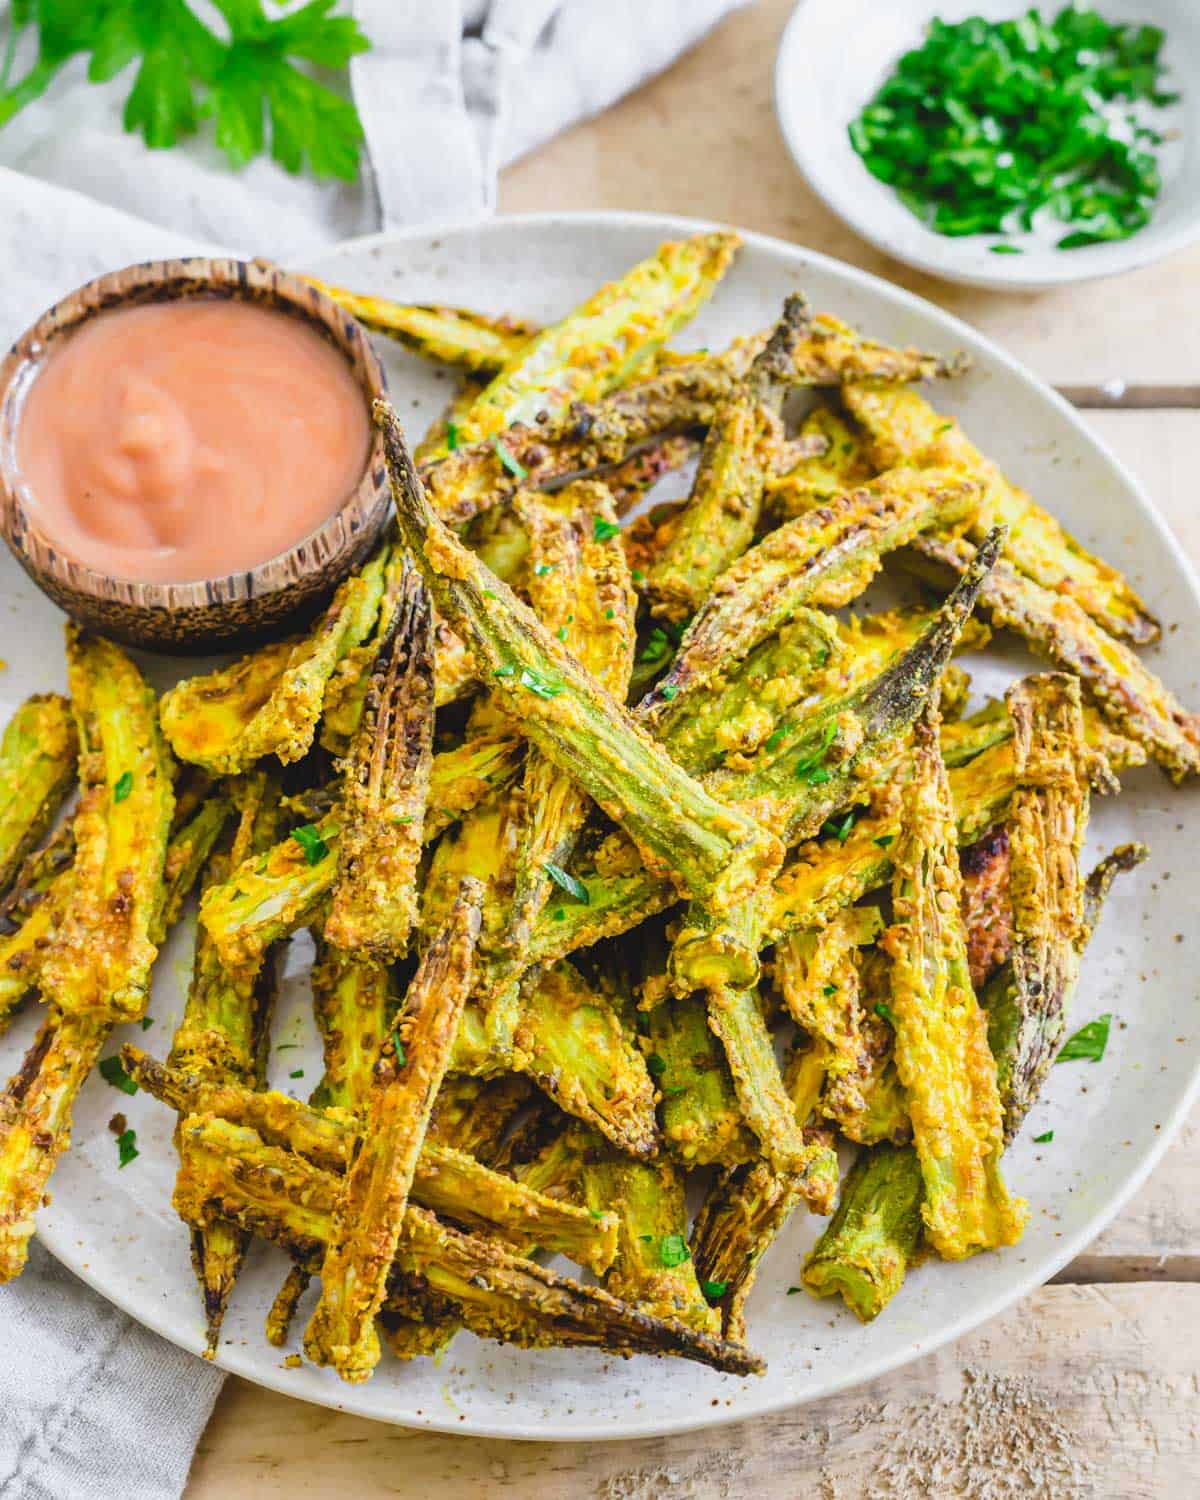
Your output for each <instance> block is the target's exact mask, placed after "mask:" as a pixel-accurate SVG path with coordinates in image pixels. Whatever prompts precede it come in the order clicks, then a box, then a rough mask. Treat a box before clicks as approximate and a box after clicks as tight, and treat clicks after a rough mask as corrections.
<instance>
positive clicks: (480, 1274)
mask: <svg viewBox="0 0 1200 1500" xmlns="http://www.w3.org/2000/svg"><path fill="white" fill-rule="evenodd" d="M181 1134H182V1138H183V1140H184V1143H185V1152H186V1155H187V1159H188V1170H187V1172H186V1174H181V1178H180V1181H179V1183H178V1184H177V1186H176V1193H175V1206H176V1209H177V1211H178V1212H179V1213H180V1214H181V1216H182V1217H183V1218H184V1219H185V1220H187V1221H188V1222H190V1223H196V1224H203V1223H205V1222H207V1221H208V1220H209V1219H210V1218H212V1217H213V1216H216V1217H219V1218H225V1219H232V1220H234V1221H235V1222H237V1223H238V1224H240V1225H241V1226H242V1227H243V1228H245V1229H248V1230H250V1231H251V1232H253V1233H256V1234H261V1235H263V1236H264V1237H265V1238H268V1239H271V1240H274V1241H275V1242H276V1243H278V1244H281V1245H283V1247H284V1248H285V1249H287V1250H288V1251H289V1252H290V1253H291V1254H293V1255H294V1256H296V1257H297V1258H298V1259H299V1260H300V1261H301V1263H302V1264H304V1265H305V1266H306V1268H307V1269H309V1270H310V1271H315V1270H318V1269H319V1267H320V1263H321V1254H322V1247H323V1245H324V1244H325V1242H326V1241H328V1240H329V1238H330V1236H331V1234H332V1223H333V1209H334V1204H335V1202H336V1201H337V1197H338V1192H339V1187H340V1179H338V1178H337V1177H335V1176H333V1175H332V1174H330V1173H327V1172H323V1171H321V1170H320V1168H318V1167H314V1166H311V1165H310V1164H309V1163H308V1162H306V1161H304V1160H303V1158H301V1157H297V1156H295V1155H293V1154H292V1153H291V1152H287V1151H282V1150H280V1149H279V1148H278V1147H274V1146H267V1145H264V1144H263V1143H262V1142H261V1140H260V1139H259V1138H258V1137H257V1136H256V1135H255V1134H254V1132H253V1131H249V1130H244V1129H241V1128H239V1127H237V1126H232V1125H227V1124H225V1123H224V1122H221V1121H218V1120H213V1119H211V1118H209V1117H205V1116H195V1117H189V1118H188V1119H186V1120H185V1121H184V1123H183V1126H182V1132H181ZM418 1287H419V1288H421V1289H423V1290H424V1291H426V1292H432V1293H433V1294H435V1295H437V1296H439V1297H441V1298H444V1299H447V1300H448V1302H449V1303H450V1304H452V1306H453V1310H454V1312H455V1313H456V1314H457V1315H458V1316H459V1317H461V1319H462V1321H463V1322H464V1323H465V1325H466V1326H467V1327H468V1328H469V1329H470V1330H471V1331H472V1332H473V1333H476V1334H478V1335H479V1336H480V1337H483V1338H501V1339H503V1340H504V1341H505V1342H510V1343H511V1342H515V1343H520V1344H522V1345H525V1346H527V1347H545V1346H551V1345H562V1344H568V1345H571V1344H580V1345H594V1346H598V1347H601V1348H606V1349H610V1350H612V1351H613V1352H616V1353H627V1354H630V1353H659V1354H676V1355H679V1356H681V1357H683V1358H690V1359H696V1360H699V1361H700V1362H702V1363H705V1364H710V1365H712V1366H713V1367H714V1368H718V1369H725V1370H729V1371H730V1372H733V1373H757V1372H760V1371H761V1370H762V1368H763V1366H762V1362H761V1361H760V1360H758V1359H757V1358H756V1357H755V1356H754V1355H752V1354H751V1353H750V1352H749V1351H748V1350H746V1349H744V1348H743V1347H741V1346H739V1345H733V1344H727V1343H723V1342H722V1341H720V1340H717V1339H713V1338H711V1337H708V1336H706V1335H702V1334H699V1333H697V1332H695V1330H693V1329H690V1328H688V1327H686V1325H684V1324H681V1323H675V1322H666V1321H664V1320H661V1319H657V1318H653V1317H651V1316H650V1315H648V1314H645V1313H642V1312H640V1311H638V1310H636V1309H634V1308H631V1307H628V1306H626V1305H625V1304H624V1303H621V1302H619V1301H618V1300H617V1299H616V1298H615V1297H612V1296H610V1295H609V1294H608V1293H606V1292H604V1291H601V1290H600V1289H599V1288H594V1287H583V1286H581V1285H580V1284H579V1283H578V1282H576V1281H573V1280H572V1279H571V1278H569V1277H566V1276H559V1275H556V1274H555V1273H554V1272H552V1271H547V1270H546V1269H544V1268H543V1267H541V1266H539V1265H537V1263H536V1262H534V1261H531V1260H528V1259H526V1258H524V1257H522V1256H519V1255H516V1254H514V1253H513V1252H512V1251H510V1250H508V1249H506V1248H505V1247H504V1246H503V1245H501V1244H500V1243H499V1242H498V1241H496V1240H493V1239H483V1238H480V1237H478V1236H475V1235H467V1234H461V1233H459V1232H458V1231H457V1230H454V1229H451V1228H449V1226H447V1225H444V1224H442V1223H441V1222H440V1221H438V1220H437V1219H435V1218H434V1217H433V1215H432V1214H429V1213H427V1212H426V1211H425V1210H424V1209H422V1208H419V1207H417V1206H416V1205H415V1204H412V1203H410V1204H409V1205H408V1208H407V1210H406V1212H405V1217H404V1226H403V1232H402V1235H401V1239H400V1243H399V1245H398V1247H397V1255H396V1259H395V1262H394V1264H393V1266H392V1278H391V1286H390V1290H389V1299H388V1301H389V1306H391V1305H394V1304H395V1303H397V1302H399V1303H400V1304H401V1305H402V1306H403V1307H405V1308H408V1307H411V1306H412V1305H413V1304H412V1302H411V1301H410V1300H409V1299H410V1298H411V1296H412V1293H413V1292H414V1291H415V1290H416V1289H417V1288H418Z"/></svg>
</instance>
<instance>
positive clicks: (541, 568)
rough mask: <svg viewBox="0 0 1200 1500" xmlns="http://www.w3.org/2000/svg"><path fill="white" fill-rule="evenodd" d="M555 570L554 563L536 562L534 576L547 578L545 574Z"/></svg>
mask: <svg viewBox="0 0 1200 1500" xmlns="http://www.w3.org/2000/svg"><path fill="white" fill-rule="evenodd" d="M553 572H554V564H553V563H535V564H534V569H533V576H534V577H535V578H545V576H546V574H547V573H553Z"/></svg>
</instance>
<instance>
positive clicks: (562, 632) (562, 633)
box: [554, 625, 567, 641]
mask: <svg viewBox="0 0 1200 1500" xmlns="http://www.w3.org/2000/svg"><path fill="white" fill-rule="evenodd" d="M554 634H555V635H556V636H557V637H558V639H559V640H560V641H565V640H566V638H567V627H566V626H565V625H560V626H559V627H558V629H557V630H556V631H555V632H554Z"/></svg>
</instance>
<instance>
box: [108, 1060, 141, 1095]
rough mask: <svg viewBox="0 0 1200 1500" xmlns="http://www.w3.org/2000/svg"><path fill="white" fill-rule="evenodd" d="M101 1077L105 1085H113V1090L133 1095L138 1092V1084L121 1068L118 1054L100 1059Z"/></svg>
mask: <svg viewBox="0 0 1200 1500" xmlns="http://www.w3.org/2000/svg"><path fill="white" fill-rule="evenodd" d="M100 1077H101V1078H103V1079H104V1081H105V1083H111V1084H112V1086H113V1088H115V1089H120V1090H121V1092H122V1093H123V1094H130V1095H132V1094H136V1093H137V1091H138V1086H137V1084H136V1083H134V1081H133V1079H132V1078H130V1076H129V1074H128V1073H127V1072H126V1071H125V1069H124V1068H123V1067H122V1066H121V1059H120V1058H119V1057H118V1056H117V1055H116V1053H114V1054H113V1055H112V1057H103V1058H101V1059H100Z"/></svg>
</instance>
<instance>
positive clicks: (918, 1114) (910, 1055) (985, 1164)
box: [884, 697, 1026, 1260]
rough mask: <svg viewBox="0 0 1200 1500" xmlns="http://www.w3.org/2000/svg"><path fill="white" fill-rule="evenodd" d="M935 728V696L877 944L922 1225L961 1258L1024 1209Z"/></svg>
mask: <svg viewBox="0 0 1200 1500" xmlns="http://www.w3.org/2000/svg"><path fill="white" fill-rule="evenodd" d="M937 737H938V715H937V703H936V697H935V698H933V699H931V701H930V706H929V710H928V711H927V712H926V713H925V714H924V715H923V716H922V717H921V718H920V719H919V720H918V721H917V723H916V725H915V726H914V730H913V759H912V772H911V776H910V779H909V781H908V783H907V785H906V786H905V789H904V800H903V813H902V821H901V828H900V833H899V836H898V838H897V840H896V843H895V845H894V846H893V848H892V851H891V852H892V856H893V859H894V861H895V872H894V875H893V878H892V903H893V908H894V921H893V924H892V926H891V927H890V928H889V930H888V932H887V934H886V937H885V939H884V946H885V948H886V950H887V952H888V954H889V956H890V957H891V960H892V1000H891V1009H892V1014H893V1017H894V1021H893V1024H894V1026H895V1032H896V1042H895V1048H896V1066H897V1068H898V1069H899V1073H900V1078H901V1081H902V1082H903V1084H904V1088H905V1092H906V1093H907V1096H908V1110H909V1115H910V1116H911V1118H912V1125H913V1140H914V1143H915V1146H916V1151H917V1155H918V1158H919V1160H920V1163H921V1176H922V1180H923V1182H924V1185H925V1202H924V1205H923V1207H922V1216H923V1218H924V1220H925V1227H926V1233H927V1235H928V1238H929V1240H930V1243H931V1244H932V1245H933V1246H934V1248H935V1249H936V1250H937V1252H938V1254H939V1255H941V1256H942V1257H943V1258H944V1259H946V1260H959V1259H962V1258H963V1257H965V1256H967V1255H971V1254H973V1253H974V1252H975V1251H978V1250H985V1249H994V1248H997V1247H998V1246H1001V1245H1011V1244H1015V1243H1016V1241H1017V1240H1018V1239H1019V1238H1020V1236H1021V1231H1022V1229H1023V1228H1024V1223H1025V1217H1026V1209H1025V1205H1024V1203H1023V1202H1022V1201H1021V1200H1020V1199H1014V1198H1012V1197H1010V1196H1009V1193H1008V1189H1007V1188H1006V1187H1005V1185H1004V1181H1003V1179H1002V1177H1001V1175H1000V1155H1001V1152H1002V1151H1003V1149H1004V1133H1003V1122H1002V1113H1001V1107H1000V1095H999V1091H998V1089H997V1085H996V1065H995V1063H994V1062H993V1060H992V1054H991V1052H990V1051H989V1050H988V1041H987V1022H986V1018H985V1016H984V1013H983V1011H982V1010H981V1009H980V1007H979V1004H978V1002H977V1000H976V998H975V992H974V991H973V990H972V988H971V976H970V972H969V970H968V966H967V950H966V938H965V935H964V932H963V928H962V917H961V911H960V906H961V896H962V891H961V880H960V876H959V869H958V848H957V830H956V827H955V820H954V806H953V802H952V800H951V791H950V783H949V780H948V778H947V775H946V768H945V765H944V763H943V761H942V756H941V751H940V749H939V747H938V738H937Z"/></svg>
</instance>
